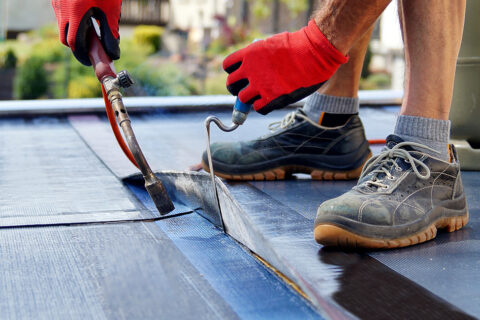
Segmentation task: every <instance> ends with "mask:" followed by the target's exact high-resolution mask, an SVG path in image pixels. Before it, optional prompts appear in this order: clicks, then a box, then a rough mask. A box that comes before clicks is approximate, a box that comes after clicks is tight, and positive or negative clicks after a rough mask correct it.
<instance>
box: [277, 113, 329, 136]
mask: <svg viewBox="0 0 480 320" xmlns="http://www.w3.org/2000/svg"><path fill="white" fill-rule="evenodd" d="M297 118H299V119H303V120H305V121H307V122H309V123H310V124H312V125H314V126H316V127H320V126H319V125H318V124H317V123H315V122H314V121H312V120H311V119H310V118H308V117H307V116H306V115H305V114H304V113H303V112H302V111H300V109H298V110H295V111H292V112H289V113H287V114H286V115H285V117H283V119H282V120H280V121H275V122H272V123H270V124H269V125H268V130H270V132H271V133H273V132H275V131H278V130H281V129H285V128H288V127H289V126H291V125H292V124H293V123H295V120H296V119H297Z"/></svg>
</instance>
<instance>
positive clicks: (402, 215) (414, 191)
mask: <svg viewBox="0 0 480 320" xmlns="http://www.w3.org/2000/svg"><path fill="white" fill-rule="evenodd" d="M422 150H423V151H427V150H429V151H430V152H435V150H433V149H430V148H428V147H426V146H424V145H421V144H419V143H414V142H404V141H403V140H402V139H401V138H399V137H398V136H395V135H390V136H389V137H388V138H387V147H386V148H385V149H384V150H383V151H382V152H381V153H380V154H379V155H377V156H374V157H373V158H371V159H370V160H369V161H368V162H367V163H366V164H365V168H364V169H363V172H362V174H361V176H360V179H359V181H358V184H357V185H356V186H355V187H353V189H352V190H350V191H348V192H347V193H345V194H343V195H342V196H340V197H338V198H335V199H332V200H328V201H326V202H324V203H322V204H321V205H320V207H319V208H318V211H317V218H316V220H315V230H314V234H315V240H316V241H317V242H318V243H320V244H323V245H328V246H340V247H363V248H397V247H405V246H410V245H414V244H417V243H421V242H425V241H427V240H430V239H433V238H435V236H436V234H437V229H447V231H449V232H452V231H455V230H458V229H460V228H462V227H463V226H465V225H466V224H467V222H468V210H467V202H466V199H465V194H464V191H463V187H462V180H461V177H460V167H459V164H458V160H457V155H456V152H455V149H454V148H453V146H450V157H451V161H449V162H445V161H443V160H440V159H436V158H435V157H432V156H430V155H429V154H427V153H424V152H422Z"/></svg>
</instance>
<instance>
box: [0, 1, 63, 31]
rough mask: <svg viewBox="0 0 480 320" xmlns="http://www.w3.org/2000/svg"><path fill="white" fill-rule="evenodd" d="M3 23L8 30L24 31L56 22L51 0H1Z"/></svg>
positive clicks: (0, 8) (0, 16) (0, 7)
mask: <svg viewBox="0 0 480 320" xmlns="http://www.w3.org/2000/svg"><path fill="white" fill-rule="evenodd" d="M0 3H1V6H0V10H1V11H2V12H1V15H0V18H1V19H2V25H4V24H5V23H6V25H7V28H8V30H12V31H24V30H30V29H34V28H38V27H41V26H43V25H45V24H46V23H49V22H55V15H54V13H53V8H52V5H51V2H50V0H0Z"/></svg>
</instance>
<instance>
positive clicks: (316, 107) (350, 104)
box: [303, 92, 359, 122]
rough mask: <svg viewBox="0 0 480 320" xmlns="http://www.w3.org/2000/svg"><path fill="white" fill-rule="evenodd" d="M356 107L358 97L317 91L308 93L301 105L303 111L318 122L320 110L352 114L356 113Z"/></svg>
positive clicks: (357, 106) (357, 105)
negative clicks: (339, 95)
mask: <svg viewBox="0 0 480 320" xmlns="http://www.w3.org/2000/svg"><path fill="white" fill-rule="evenodd" d="M358 109H359V102H358V98H350V97H336V96H329V95H325V94H321V93H318V92H315V93H314V94H312V95H310V96H309V97H308V99H307V101H306V102H305V105H304V106H303V111H305V113H306V114H307V116H308V117H309V118H310V119H311V120H313V121H315V122H318V120H319V119H320V116H321V114H322V112H326V113H336V114H354V113H358Z"/></svg>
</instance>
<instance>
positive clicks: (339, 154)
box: [202, 109, 371, 180]
mask: <svg viewBox="0 0 480 320" xmlns="http://www.w3.org/2000/svg"><path fill="white" fill-rule="evenodd" d="M269 128H270V130H271V131H272V133H270V134H268V135H266V136H263V137H260V138H258V139H256V140H251V141H246V142H233V143H214V144H212V147H211V150H212V161H213V168H214V171H215V174H216V175H217V176H219V177H222V178H225V179H231V180H275V179H278V180H280V179H284V178H286V177H289V176H291V175H292V174H294V173H307V174H310V175H311V176H312V178H313V179H316V180H346V179H356V178H358V177H359V175H360V173H361V169H362V166H363V164H364V163H365V161H366V160H367V159H368V158H369V157H370V156H371V151H370V148H369V144H368V141H367V140H366V138H365V133H364V129H363V125H362V122H361V121H360V118H359V117H358V115H352V116H351V117H350V118H349V119H348V120H347V121H346V123H345V124H344V125H342V126H338V127H333V128H330V127H325V126H321V125H318V124H316V123H315V122H313V121H312V120H311V119H309V118H308V117H307V116H306V114H305V113H304V112H303V111H302V110H301V109H298V110H297V111H294V112H291V113H289V114H287V115H286V116H285V118H283V120H282V121H279V122H274V123H272V124H271V125H270V126H269ZM202 165H203V168H204V169H205V170H206V171H209V168H208V158H207V153H206V152H204V153H203V157H202Z"/></svg>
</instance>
